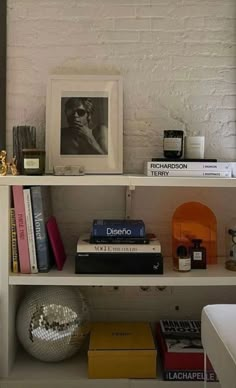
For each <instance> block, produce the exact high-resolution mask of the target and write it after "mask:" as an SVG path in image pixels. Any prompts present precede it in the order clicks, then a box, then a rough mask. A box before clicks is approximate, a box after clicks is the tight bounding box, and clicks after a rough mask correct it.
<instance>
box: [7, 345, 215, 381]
mask: <svg viewBox="0 0 236 388" xmlns="http://www.w3.org/2000/svg"><path fill="white" fill-rule="evenodd" d="M48 384H50V388H65V387H66V388H78V387H83V388H90V387H91V388H111V387H112V388H154V387H155V388H171V387H172V388H173V387H176V388H181V387H185V388H201V387H202V386H203V382H201V381H200V382H189V381H188V382H182V381H174V382H171V381H163V380H162V379H161V378H157V379H140V380H138V379H112V380H110V379H99V380H97V379H88V377H87V360H86V357H85V356H84V355H78V356H75V357H73V358H71V359H69V360H66V361H63V362H61V363H55V364H53V363H44V362H40V361H37V360H35V359H34V358H32V357H30V356H29V355H28V354H26V353H25V352H19V354H18V355H17V358H16V361H15V364H14V366H13V369H12V371H11V373H10V376H9V378H8V379H4V380H2V381H1V382H0V387H1V388H32V387H33V388H45V387H47V386H48ZM210 388H220V384H218V383H210Z"/></svg>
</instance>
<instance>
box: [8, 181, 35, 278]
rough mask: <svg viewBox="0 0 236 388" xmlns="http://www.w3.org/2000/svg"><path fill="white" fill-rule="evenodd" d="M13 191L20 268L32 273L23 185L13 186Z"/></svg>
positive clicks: (23, 271) (24, 271) (22, 270)
mask: <svg viewBox="0 0 236 388" xmlns="http://www.w3.org/2000/svg"><path fill="white" fill-rule="evenodd" d="M12 191H13V201H14V208H15V217H16V232H17V242H18V250H19V261H20V269H21V272H22V273H31V270H30V257H29V245H28V237H27V228H26V218H25V204H24V195H23V186H13V187H12Z"/></svg>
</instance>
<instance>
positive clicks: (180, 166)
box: [144, 161, 232, 171]
mask: <svg viewBox="0 0 236 388" xmlns="http://www.w3.org/2000/svg"><path fill="white" fill-rule="evenodd" d="M158 170H161V171H186V170H207V171H231V170H232V163H229V162H181V161H179V162H176V161H173V162H171V161H166V162H165V161H163V162H146V164H145V168H144V171H158Z"/></svg>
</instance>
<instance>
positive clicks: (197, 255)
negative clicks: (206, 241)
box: [189, 239, 207, 269]
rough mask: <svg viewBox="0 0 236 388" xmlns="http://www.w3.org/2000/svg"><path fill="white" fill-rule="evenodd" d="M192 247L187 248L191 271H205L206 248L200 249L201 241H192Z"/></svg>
mask: <svg viewBox="0 0 236 388" xmlns="http://www.w3.org/2000/svg"><path fill="white" fill-rule="evenodd" d="M192 243H193V247H190V248H189V254H190V256H191V268H192V269H206V267H207V262H206V248H204V247H201V246H200V244H201V243H202V240H200V239H193V240H192Z"/></svg>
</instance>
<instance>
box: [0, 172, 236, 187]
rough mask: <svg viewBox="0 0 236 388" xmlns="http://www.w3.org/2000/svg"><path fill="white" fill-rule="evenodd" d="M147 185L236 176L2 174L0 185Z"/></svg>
mask: <svg viewBox="0 0 236 388" xmlns="http://www.w3.org/2000/svg"><path fill="white" fill-rule="evenodd" d="M13 185H25V186H30V185H31V186H34V185H41V186H130V187H135V186H137V187H138V186H144V187H145V186H147V187H171V186H172V187H224V188H226V187H228V188H229V187H236V178H198V177H194V178H191V177H166V178H162V177H147V176H145V175H123V174H120V175H119V174H117V175H113V174H111V175H82V176H55V175H43V176H26V175H19V176H12V175H7V176H2V177H0V186H13Z"/></svg>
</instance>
